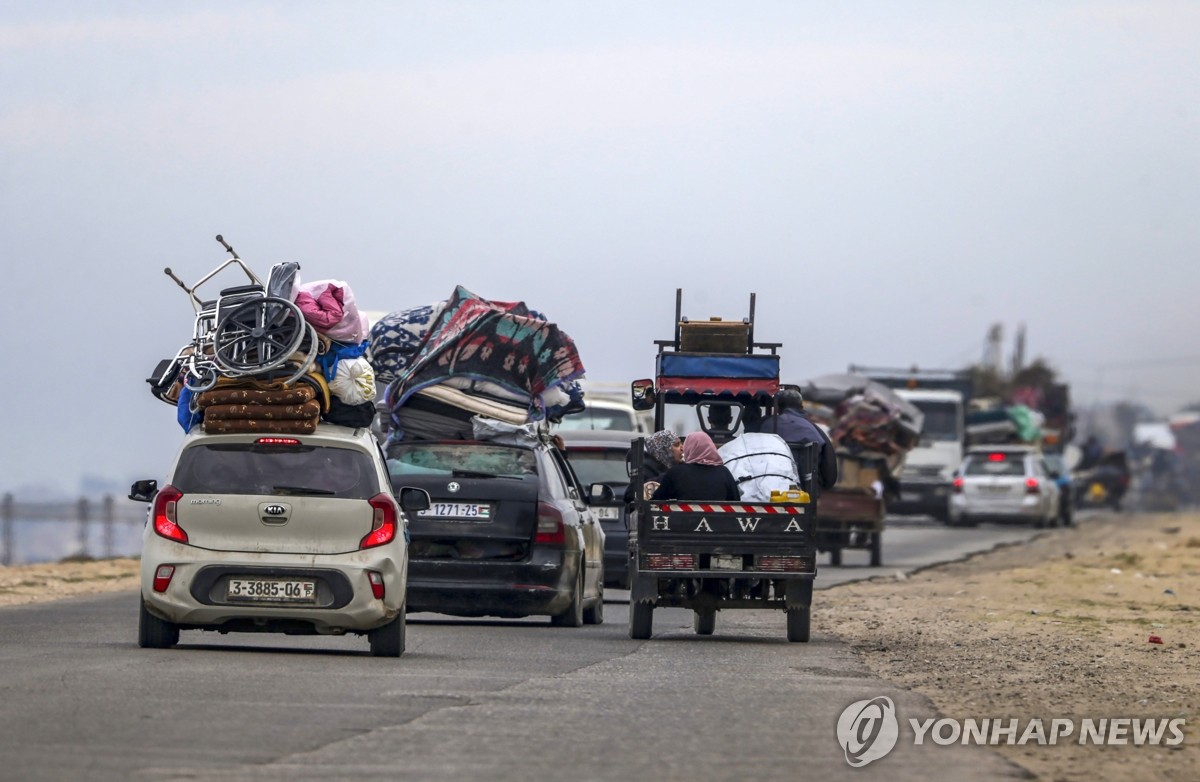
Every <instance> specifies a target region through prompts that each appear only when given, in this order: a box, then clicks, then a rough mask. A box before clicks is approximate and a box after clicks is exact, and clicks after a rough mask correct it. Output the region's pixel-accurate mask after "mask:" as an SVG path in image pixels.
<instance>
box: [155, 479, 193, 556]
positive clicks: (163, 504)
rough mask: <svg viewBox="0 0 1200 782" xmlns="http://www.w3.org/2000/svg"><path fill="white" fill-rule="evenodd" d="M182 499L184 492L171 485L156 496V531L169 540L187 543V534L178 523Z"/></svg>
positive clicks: (163, 488)
mask: <svg viewBox="0 0 1200 782" xmlns="http://www.w3.org/2000/svg"><path fill="white" fill-rule="evenodd" d="M182 499H183V492H181V491H180V490H179V489H176V488H175V487H174V486H170V485H167V486H164V487H162V489H160V490H159V492H158V494H156V495H154V510H153V513H154V531H155V532H156V533H157V534H159V535H161V536H162V537H164V538H166V539H167V540H175V541H178V542H180V543H187V542H188V536H187V533H186V532H184V531H183V527H181V526H179V524H178V523H176V522H177V519H178V516H177V515H176V514H177V510H178V507H179V501H180V500H182Z"/></svg>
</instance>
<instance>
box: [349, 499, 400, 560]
mask: <svg viewBox="0 0 1200 782" xmlns="http://www.w3.org/2000/svg"><path fill="white" fill-rule="evenodd" d="M367 502H368V504H370V506H371V508H372V509H373V510H374V515H373V517H372V519H371V531H370V532H368V533H367V535H366V537H364V538H363V539H362V540H361V541H360V542H359V544H358V547H359V548H360V549H361V548H372V547H374V546H382V545H383V544H385V543H391V542H392V541H393V540H394V539H395V538H396V522H397V520H398V519H399V518H400V511H399V509H397V508H396V501H395V500H393V499H392V495H390V494H384V493H382V492H381V493H379V494H376V495H375V496H374V497H372V498H371V499H369V500H367Z"/></svg>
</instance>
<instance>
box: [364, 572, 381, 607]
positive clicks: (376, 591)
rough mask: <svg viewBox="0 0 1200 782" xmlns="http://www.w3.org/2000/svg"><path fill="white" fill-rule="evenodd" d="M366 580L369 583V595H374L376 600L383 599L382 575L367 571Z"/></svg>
mask: <svg viewBox="0 0 1200 782" xmlns="http://www.w3.org/2000/svg"><path fill="white" fill-rule="evenodd" d="M367 580H368V581H370V582H371V594H373V595H375V599H376V600H382V599H383V592H384V586H383V574H382V573H376V572H375V571H374V570H368V571H367Z"/></svg>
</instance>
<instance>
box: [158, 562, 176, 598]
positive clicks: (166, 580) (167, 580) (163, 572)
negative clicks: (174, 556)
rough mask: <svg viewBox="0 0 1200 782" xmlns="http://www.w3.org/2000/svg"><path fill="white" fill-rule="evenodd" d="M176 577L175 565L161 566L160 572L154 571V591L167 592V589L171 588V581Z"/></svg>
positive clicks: (159, 567)
mask: <svg viewBox="0 0 1200 782" xmlns="http://www.w3.org/2000/svg"><path fill="white" fill-rule="evenodd" d="M174 577H175V566H174V565H159V566H158V570H155V571H154V591H155V592H166V591H167V587H169V586H171V579H172V578H174Z"/></svg>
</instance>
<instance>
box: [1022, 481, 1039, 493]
mask: <svg viewBox="0 0 1200 782" xmlns="http://www.w3.org/2000/svg"><path fill="white" fill-rule="evenodd" d="M1041 490H1042V487H1041V485H1040V484H1039V483H1038V479H1037V478H1026V479H1025V493H1026V494H1037V493H1038V492H1040V491H1041Z"/></svg>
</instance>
